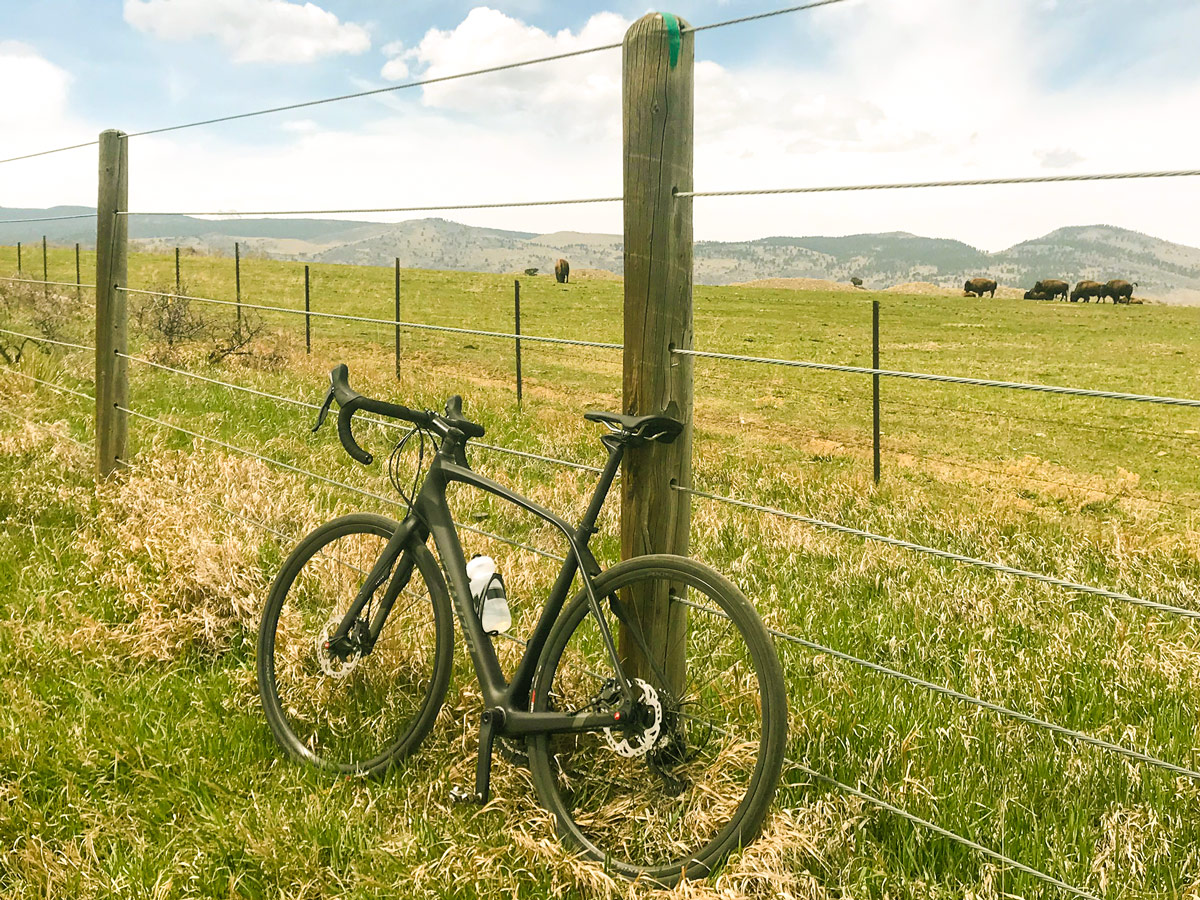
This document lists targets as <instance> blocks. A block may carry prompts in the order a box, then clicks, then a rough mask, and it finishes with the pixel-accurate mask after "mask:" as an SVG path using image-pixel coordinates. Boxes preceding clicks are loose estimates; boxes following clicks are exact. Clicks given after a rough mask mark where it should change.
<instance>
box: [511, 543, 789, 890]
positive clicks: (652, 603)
mask: <svg viewBox="0 0 1200 900" xmlns="http://www.w3.org/2000/svg"><path fill="white" fill-rule="evenodd" d="M594 587H595V591H596V595H597V597H598V599H599V600H600V606H601V609H602V611H603V613H604V616H605V619H606V621H607V622H608V624H609V627H610V629H611V630H612V633H613V634H614V635H619V638H620V655H621V658H622V668H623V670H624V671H625V672H626V673H627V675H628V676H629V677H631V678H633V679H634V682H633V684H634V687H635V690H636V693H637V695H638V702H637V704H636V705H635V709H634V715H633V716H632V717H630V718H631V721H629V722H627V725H626V727H625V728H623V729H616V728H614V729H609V730H606V731H602V732H589V733H582V734H578V733H576V734H558V735H539V736H537V737H535V738H534V739H532V740H531V741H530V742H529V751H530V752H529V761H530V768H531V770H532V773H533V780H534V784H535V786H536V787H537V791H538V796H539V798H540V799H541V802H542V804H543V805H544V806H545V807H546V808H547V809H548V810H550V812H552V813H553V814H554V815H555V817H556V818H557V820H558V823H559V830H560V833H561V834H562V835H563V836H564V837H566V838H568V839H570V840H571V841H572V842H573V843H575V844H576V845H578V846H579V847H581V848H582V849H583V850H584V852H585V853H587V854H588V855H589V856H591V857H593V858H595V859H597V860H600V861H602V862H603V863H604V864H605V866H606V867H607V868H608V869H609V870H610V871H615V872H617V873H619V874H621V875H624V876H625V877H628V878H636V877H638V876H645V877H648V878H650V879H651V880H653V881H656V882H659V883H661V884H666V885H670V884H674V883H675V882H677V881H679V880H680V879H681V878H684V877H689V878H690V877H702V876H704V875H706V874H708V873H709V872H710V871H712V869H713V868H714V867H715V866H716V865H717V864H718V863H719V862H720V860H721V859H722V858H723V857H724V856H725V855H726V854H728V853H729V852H730V851H732V850H734V849H736V848H738V847H740V846H744V845H745V844H746V843H748V842H749V841H751V840H753V839H754V838H755V837H756V836H757V835H758V833H759V830H760V829H761V827H762V823H763V820H764V818H765V817H766V814H767V810H768V808H769V807H770V804H771V800H772V798H773V797H774V794H775V788H776V786H777V784H778V781H779V773H780V769H781V766H782V763H783V753H784V747H785V743H786V739H787V697H786V692H785V688H784V682H783V672H782V670H781V668H780V665H779V657H778V655H777V654H776V652H775V646H774V643H773V642H772V640H771V636H770V634H769V633H768V632H767V630H766V628H765V627H764V625H763V623H762V620H761V619H760V618H759V616H758V613H757V612H755V610H754V607H753V606H752V605H751V604H750V601H749V600H747V599H746V597H745V595H744V594H743V593H742V592H741V591H740V590H738V589H737V587H735V586H734V585H733V584H732V583H730V582H729V581H728V580H726V579H725V578H724V577H722V576H721V575H719V574H718V573H717V572H715V571H713V570H712V569H710V568H709V567H708V566H705V565H703V564H701V563H698V562H696V561H695V560H691V559H686V558H684V557H679V556H666V555H658V556H643V557H639V558H637V559H633V560H628V561H626V562H622V563H620V564H618V565H616V566H614V567H613V568H612V569H609V570H608V571H607V572H605V573H603V574H602V575H601V576H600V577H598V578H597V579H596V580H595V582H594ZM618 703H619V696H618V692H617V689H616V682H615V680H614V678H613V666H612V664H611V662H610V660H609V657H608V654H607V652H606V650H605V645H604V642H603V641H602V639H601V633H600V628H599V626H598V624H597V621H596V619H595V617H594V616H593V615H592V614H591V608H590V604H589V603H588V599H587V596H586V594H585V593H583V592H581V593H580V594H579V595H578V596H576V597H575V599H574V600H573V601H572V602H571V604H570V605H569V606H568V607H567V608H566V610H565V611H564V613H563V615H562V616H560V617H559V619H558V621H557V622H556V623H555V626H554V630H553V631H552V633H551V635H550V638H549V640H548V641H547V644H546V647H545V649H544V650H543V652H542V657H541V660H540V661H539V666H538V672H537V675H536V677H535V679H534V694H533V708H534V710H538V711H540V710H548V709H554V710H557V711H558V712H594V711H597V710H605V709H615V708H616V705H617V704H618Z"/></svg>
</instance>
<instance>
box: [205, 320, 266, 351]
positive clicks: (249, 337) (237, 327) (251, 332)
mask: <svg viewBox="0 0 1200 900" xmlns="http://www.w3.org/2000/svg"><path fill="white" fill-rule="evenodd" d="M262 330H263V320H262V318H260V317H259V316H256V315H254V313H253V312H251V311H250V310H242V314H241V315H240V316H238V317H237V320H236V321H235V322H234V325H233V327H232V328H231V329H229V330H228V331H221V330H219V329H215V328H214V329H213V331H212V341H213V347H212V349H211V350H209V351H208V361H209V362H211V363H219V362H222V361H223V360H225V359H227V358H229V357H230V356H242V355H244V354H247V353H249V352H250V344H251V342H252V341H254V339H255V338H257V337H258V336H259V335H260V334H262Z"/></svg>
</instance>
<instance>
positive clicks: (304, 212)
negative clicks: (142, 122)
mask: <svg viewBox="0 0 1200 900" xmlns="http://www.w3.org/2000/svg"><path fill="white" fill-rule="evenodd" d="M622 199H624V198H622V197H582V198H578V199H573V200H517V201H513V202H511V203H499V202H497V203H457V204H451V205H447V206H384V207H374V208H370V209H271V210H257V211H252V212H248V211H243V210H225V211H219V210H218V211H216V212H140V211H129V212H125V211H118V213H117V215H119V216H229V217H239V216H332V215H340V214H345V213H393V212H404V213H406V212H440V211H444V210H455V209H515V208H517V207H524V206H575V205H578V204H581V203H619V202H620V201H621V200H622ZM2 224H4V223H3V222H0V225H2Z"/></svg>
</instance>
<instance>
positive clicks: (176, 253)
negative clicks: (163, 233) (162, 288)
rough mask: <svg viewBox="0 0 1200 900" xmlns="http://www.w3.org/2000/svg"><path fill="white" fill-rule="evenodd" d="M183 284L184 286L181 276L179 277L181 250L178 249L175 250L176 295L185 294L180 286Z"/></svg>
mask: <svg viewBox="0 0 1200 900" xmlns="http://www.w3.org/2000/svg"><path fill="white" fill-rule="evenodd" d="M182 284H183V280H182V279H181V278H180V275H179V248H178V247H176V248H175V293H176V294H181V293H183V291H182V290H181V288H180V285H182Z"/></svg>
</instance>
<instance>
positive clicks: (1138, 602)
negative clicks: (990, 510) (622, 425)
mask: <svg viewBox="0 0 1200 900" xmlns="http://www.w3.org/2000/svg"><path fill="white" fill-rule="evenodd" d="M671 487H672V488H673V489H674V490H676V491H680V492H682V493H685V494H691V495H692V496H694V497H703V498H705V499H706V500H713V501H715V502H717V503H726V504H729V505H731V506H740V507H742V508H743V509H750V510H753V511H755V512H760V513H766V514H768V515H772V516H776V517H778V518H781V519H791V520H792V521H794V522H803V523H804V524H805V525H812V526H813V527H815V528H824V529H827V530H829V531H836V532H839V533H841V534H849V535H853V536H854V537H860V538H863V539H864V540H868V541H875V542H877V543H880V544H888V545H890V546H893V547H900V548H901V549H904V550H913V551H915V552H917V553H927V554H929V555H930V556H937V557H940V558H941V559H948V560H951V561H952V562H959V563H965V564H967V565H972V566H979V567H981V568H984V569H991V570H992V571H993V572H1000V573H1002V574H1005V575H1015V576H1018V577H1020V578H1029V579H1031V580H1033V581H1040V582H1042V583H1043V584H1049V585H1053V586H1054V587H1059V588H1063V589H1065V590H1068V591H1077V592H1079V593H1081V594H1092V595H1094V596H1097V597H1105V598H1107V599H1109V600H1120V601H1121V602H1123V603H1129V604H1132V605H1134V606H1141V607H1144V608H1146V609H1152V610H1155V611H1156V612H1162V613H1170V614H1172V615H1176V616H1183V617H1184V618H1189V619H1200V610H1195V609H1187V608H1186V607H1182V606H1171V605H1170V604H1167V603H1159V602H1158V601H1156V600H1147V599H1145V598H1143V597H1135V596H1133V595H1132V594H1124V593H1121V592H1120V591H1110V590H1108V589H1107V588H1099V587H1095V586H1093V585H1090V584H1078V583H1076V582H1074V581H1067V580H1066V579H1064V578H1056V577H1055V576H1053V575H1043V574H1042V573H1041V572H1031V571H1029V570H1028V569H1018V568H1015V567H1013V566H1006V565H1004V564H1003V563H996V562H989V561H988V560H986V559H978V558H976V557H973V556H965V555H963V554H961V553H952V552H950V551H949V550H939V549H937V548H936V547H926V546H925V545H923V544H916V543H913V542H912V541H905V540H901V539H900V538H894V537H888V536H887V535H883V534H875V533H874V532H871V531H864V530H863V529H861V528H852V527H850V526H849V525H840V524H838V523H837V522H829V521H826V520H824V519H817V518H813V517H812V516H805V515H801V514H799V513H793V512H788V511H787V510H783V509H776V508H775V507H772V506H762V505H760V504H758V503H751V502H749V501H747V500H739V499H737V498H736V497H725V496H722V495H721V494H712V493H709V492H708V491H701V490H697V489H696V488H688V487H683V486H681V485H678V484H673V485H671Z"/></svg>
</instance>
